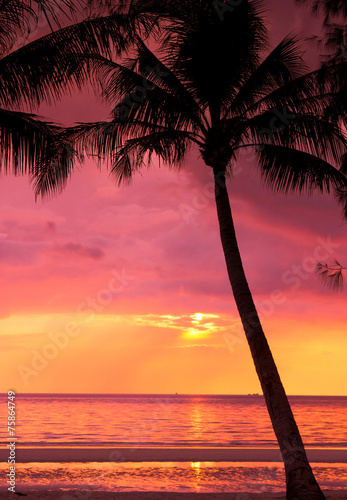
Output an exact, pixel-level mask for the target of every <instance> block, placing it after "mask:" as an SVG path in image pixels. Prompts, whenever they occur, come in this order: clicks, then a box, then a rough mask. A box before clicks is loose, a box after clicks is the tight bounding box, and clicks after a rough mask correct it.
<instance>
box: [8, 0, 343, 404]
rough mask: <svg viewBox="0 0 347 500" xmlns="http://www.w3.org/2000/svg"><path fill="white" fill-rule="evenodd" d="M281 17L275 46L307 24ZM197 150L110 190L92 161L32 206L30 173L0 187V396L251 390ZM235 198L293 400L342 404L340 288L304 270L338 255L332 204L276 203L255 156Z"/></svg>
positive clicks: (91, 111)
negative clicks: (315, 398) (324, 398)
mask: <svg viewBox="0 0 347 500" xmlns="http://www.w3.org/2000/svg"><path fill="white" fill-rule="evenodd" d="M280 3H281V8H280V6H279V5H278V4H280ZM269 5H270V4H269ZM284 7H285V8H286V9H288V2H278V3H277V4H276V6H275V10H273V11H271V16H270V17H271V19H272V33H273V38H274V39H276V40H277V41H278V39H279V36H280V33H282V34H283V33H284V34H285V33H286V32H289V31H291V29H293V27H296V28H297V29H300V28H302V25H303V23H304V22H307V14H305V16H306V17H302V16H301V14H302V11H298V10H295V14H294V15H293V13H294V11H293V10H291V11H290V12H291V13H292V15H291V17H290V16H289V14H290V12H289V11H288V12H287V13H285V12H283V9H284ZM269 15H270V14H269ZM280 15H281V16H282V17H281V19H282V24H281V23H279V22H278V19H280V17H279V16H280ZM276 16H277V17H276ZM283 19H285V20H286V22H288V19H290V21H291V22H290V24H288V25H287V26H283ZM305 35H306V33H305ZM42 112H44V113H45V114H46V115H47V116H50V117H51V118H54V119H56V120H61V121H65V122H70V121H78V120H94V119H96V118H101V117H102V115H103V114H104V108H103V107H102V106H101V105H100V104H97V103H96V102H95V103H94V102H93V101H91V99H90V97H87V96H85V95H82V96H81V95H79V96H74V97H73V98H67V99H65V100H64V102H63V103H62V104H60V105H59V106H58V108H57V109H56V110H55V111H53V110H50V109H49V108H47V107H45V108H43V110H41V113H42ZM197 156H198V155H197V152H196V151H195V152H194V151H193V152H192V154H191V155H190V157H189V158H187V162H186V164H185V166H184V168H183V169H182V171H181V172H179V173H178V172H176V171H173V170H171V171H170V170H168V169H167V168H165V167H163V168H160V169H159V168H152V169H150V170H147V169H144V170H143V172H142V175H140V174H138V175H137V176H136V178H135V180H134V182H133V183H132V185H131V186H128V187H126V186H122V187H120V188H118V187H117V186H116V185H115V183H114V181H113V179H112V178H110V176H109V174H108V173H107V171H106V169H103V170H102V171H101V172H99V171H98V170H97V169H96V168H95V166H94V165H93V164H92V163H88V162H87V163H86V165H85V166H84V167H83V168H81V169H80V170H79V171H77V172H76V173H75V174H74V175H73V176H72V178H71V181H70V182H69V184H68V186H67V188H66V189H65V191H64V192H63V193H62V194H61V195H59V196H56V197H54V198H50V199H49V200H46V201H44V202H41V201H38V202H37V203H35V200H34V195H33V191H32V188H31V187H30V185H29V182H28V180H27V179H26V178H12V177H3V178H2V179H1V183H0V200H1V201H0V205H1V210H0V276H1V278H0V280H1V301H0V342H1V345H2V349H1V354H0V356H1V363H0V366H1V368H0V375H1V381H2V382H1V384H2V387H1V390H2V391H4V392H5V391H7V390H9V389H10V388H13V389H15V390H17V391H19V392H143V393H145V392H164V393H166V392H180V393H236V394H237V393H249V392H250V393H253V392H260V387H259V383H258V381H257V378H256V375H255V371H254V368H253V365H252V362H251V360H250V354H249V352H248V347H247V345H246V342H245V341H244V339H243V336H242V335H241V334H240V327H239V320H238V317H237V314H236V308H235V305H234V302H233V298H232V296H231V291H230V286H229V283H228V279H227V274H226V269H225V264H224V260H223V253H222V249H221V244H220V241H219V233H218V225H217V218H216V213H215V206H214V201H213V196H212V177H211V172H210V170H209V168H208V167H206V166H204V165H203V163H202V161H201V160H199V159H197ZM229 191H230V198H231V204H232V209H233V212H234V217H235V224H236V229H237V234H238V237H239V244H240V248H241V253H242V255H243V260H244V265H245V269H246V274H247V277H248V279H249V283H250V287H251V289H252V291H253V293H254V297H255V301H256V303H257V305H258V307H259V311H260V314H261V316H262V318H263V322H264V327H265V331H266V334H267V336H268V339H269V341H270V345H271V347H272V349H273V352H274V355H275V359H276V361H277V363H278V367H279V371H280V373H281V375H282V378H283V381H284V383H285V386H286V389H287V391H288V393H290V394H341V395H344V394H347V385H346V380H347V368H346V363H345V359H344V355H343V353H344V351H345V349H346V347H347V339H346V336H345V326H344V324H345V320H346V293H345V292H343V293H341V294H336V293H334V292H331V291H330V290H328V289H327V288H324V287H323V286H322V285H321V284H320V283H319V281H318V279H317V277H316V276H315V274H314V272H313V267H314V264H315V261H316V260H317V258H318V259H321V260H326V256H329V258H330V259H334V258H337V259H339V260H341V261H345V260H347V258H346V251H345V248H346V244H347V235H346V225H345V222H344V221H343V220H342V217H341V213H340V208H339V207H338V206H337V205H336V203H335V202H334V200H333V199H332V198H329V197H327V196H321V195H314V196H313V197H311V198H306V197H298V196H291V197H285V196H282V195H274V194H273V193H272V192H271V191H270V190H268V189H266V188H264V186H263V185H262V183H261V181H260V178H259V173H258V171H257V168H256V166H255V164H254V162H253V160H252V158H251V157H250V156H243V157H241V158H240V162H239V165H238V169H237V170H236V172H235V175H234V177H233V178H232V179H231V180H230V181H229ZM329 242H330V243H329ZM293 266H294V267H293ZM10 386H11V387H10Z"/></svg>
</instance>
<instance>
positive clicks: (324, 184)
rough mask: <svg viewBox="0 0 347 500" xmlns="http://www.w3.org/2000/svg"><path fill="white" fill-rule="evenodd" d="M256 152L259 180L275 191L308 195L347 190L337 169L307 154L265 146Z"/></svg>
mask: <svg viewBox="0 0 347 500" xmlns="http://www.w3.org/2000/svg"><path fill="white" fill-rule="evenodd" d="M256 153H257V156H258V160H259V165H260V167H261V175H262V178H263V180H264V181H265V182H266V184H267V185H268V186H269V187H271V188H272V189H274V190H276V191H279V192H284V193H289V192H298V193H307V194H311V193H312V192H313V191H314V190H318V191H320V192H321V193H323V192H326V193H330V192H331V191H332V190H336V189H346V188H347V178H346V177H345V176H344V175H343V174H342V173H341V172H340V171H339V170H338V169H336V168H334V167H333V166H332V165H331V164H330V163H328V162H326V161H325V160H322V159H321V158H318V157H316V156H314V155H312V154H309V153H307V152H303V151H299V150H296V149H295V148H290V147H285V146H279V145H273V144H266V145H262V146H261V147H260V148H258V149H257V152H256Z"/></svg>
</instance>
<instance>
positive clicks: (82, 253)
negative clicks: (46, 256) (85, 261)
mask: <svg viewBox="0 0 347 500" xmlns="http://www.w3.org/2000/svg"><path fill="white" fill-rule="evenodd" d="M52 251H53V252H54V253H55V254H58V255H64V256H76V257H88V258H91V259H94V260H99V259H101V258H102V257H104V255H105V254H104V252H103V251H102V250H101V249H100V248H99V247H87V246H83V245H81V244H78V243H72V242H69V243H64V244H62V245H56V246H55V247H53V249H52Z"/></svg>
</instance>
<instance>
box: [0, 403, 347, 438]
mask: <svg viewBox="0 0 347 500" xmlns="http://www.w3.org/2000/svg"><path fill="white" fill-rule="evenodd" d="M289 399H290V403H291V406H292V409H293V412H294V415H295V417H296V420H297V423H298V426H299V428H300V431H301V434H302V437H303V440H304V443H305V445H306V446H317V447H347V431H346V421H347V397H335V396H292V397H290V398H289ZM6 412H7V395H4V394H3V395H1V396H0V415H1V416H3V418H2V419H1V420H2V421H5V419H6ZM16 436H17V439H18V445H21V446H46V447H49V446H113V445H114V446H122V445H124V446H132V445H134V446H137V447H140V446H217V447H218V446H220V447H223V446H268V445H276V438H275V435H274V432H273V430H272V427H271V423H270V419H269V416H268V413H267V409H266V406H265V402H264V398H263V396H205V395H204V396H198V395H192V396H190V395H117V394H115V395H100V394H17V396H16ZM7 437H8V434H7V428H5V426H2V427H1V428H0V442H1V445H2V446H3V445H4V443H5V442H6V441H5V440H6V438H7Z"/></svg>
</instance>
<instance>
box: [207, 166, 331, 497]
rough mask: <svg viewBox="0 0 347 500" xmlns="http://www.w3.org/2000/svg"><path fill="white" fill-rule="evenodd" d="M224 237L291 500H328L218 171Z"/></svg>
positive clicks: (221, 171) (221, 172) (217, 190)
mask: <svg viewBox="0 0 347 500" xmlns="http://www.w3.org/2000/svg"><path fill="white" fill-rule="evenodd" d="M214 178H215V198H216V204H217V213H218V221H219V227H220V236H221V240H222V245H223V251H224V255H225V261H226V265H227V269H228V275H229V279H230V284H231V288H232V291H233V295H234V298H235V301H236V305H237V309H238V311H239V314H240V317H241V321H242V324H243V327H244V330H245V333H246V338H247V341H248V344H249V347H250V350H251V354H252V358H253V361H254V364H255V368H256V371H257V374H258V377H259V380H260V384H261V387H262V390H263V393H264V397H265V402H266V406H267V409H268V412H269V415H270V419H271V422H272V427H273V429H274V431H275V434H276V437H277V441H278V444H279V447H280V450H281V453H282V457H283V461H284V464H285V474H286V485H287V497H286V498H287V500H324V499H325V496H324V495H323V493H322V491H321V489H320V487H319V485H318V483H317V481H316V479H315V477H314V475H313V472H312V469H311V467H310V464H309V462H308V460H307V456H306V452H305V448H304V445H303V442H302V439H301V436H300V433H299V429H298V427H297V425H296V422H295V419H294V416H293V413H292V410H291V407H290V405H289V402H288V398H287V395H286V393H285V390H284V387H283V385H282V382H281V379H280V376H279V374H278V371H277V368H276V365H275V361H274V359H273V356H272V353H271V351H270V347H269V345H268V343H267V340H266V337H265V335H264V332H263V329H262V326H261V324H260V320H259V317H258V313H257V310H256V308H255V305H254V302H253V298H252V295H251V292H250V290H249V287H248V283H247V280H246V276H245V273H244V270H243V265H242V261H241V256H240V252H239V248H238V244H237V240H236V234H235V228H234V223H233V219H232V215H231V209H230V203H229V197H228V192H227V188H226V184H225V174H224V169H223V167H222V168H218V167H215V168H214Z"/></svg>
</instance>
